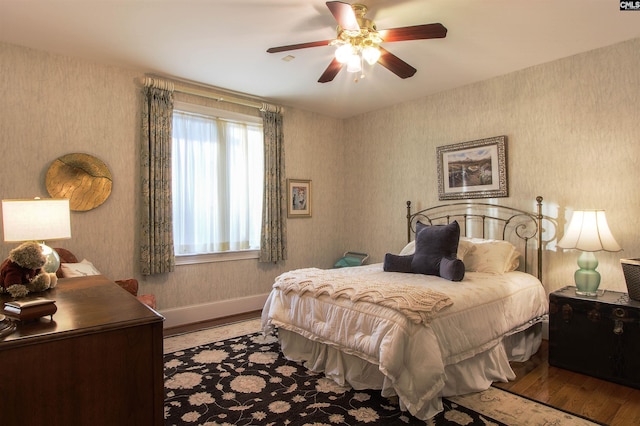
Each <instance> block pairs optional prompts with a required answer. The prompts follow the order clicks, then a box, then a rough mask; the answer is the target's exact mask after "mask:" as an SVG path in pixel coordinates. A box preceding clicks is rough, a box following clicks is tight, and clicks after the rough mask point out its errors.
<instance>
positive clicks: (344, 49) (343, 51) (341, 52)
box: [335, 44, 354, 64]
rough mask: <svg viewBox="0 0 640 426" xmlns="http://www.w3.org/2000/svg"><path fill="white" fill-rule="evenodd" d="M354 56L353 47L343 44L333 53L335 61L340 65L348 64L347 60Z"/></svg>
mask: <svg viewBox="0 0 640 426" xmlns="http://www.w3.org/2000/svg"><path fill="white" fill-rule="evenodd" d="M353 55H354V52H353V47H352V46H351V45H350V44H343V45H342V46H340V47H338V48H337V49H336V52H335V56H336V59H337V60H338V62H340V63H341V64H346V63H347V62H349V58H351V57H352V56H353Z"/></svg>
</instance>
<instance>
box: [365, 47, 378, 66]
mask: <svg viewBox="0 0 640 426" xmlns="http://www.w3.org/2000/svg"><path fill="white" fill-rule="evenodd" d="M362 57H363V58H364V60H365V61H367V63H368V64H369V65H373V64H375V63H376V62H378V59H380V49H378V48H376V47H373V46H366V47H365V48H364V49H362Z"/></svg>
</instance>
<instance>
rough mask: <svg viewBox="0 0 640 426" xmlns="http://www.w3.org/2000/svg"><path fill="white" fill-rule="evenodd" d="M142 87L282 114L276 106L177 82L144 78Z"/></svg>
mask: <svg viewBox="0 0 640 426" xmlns="http://www.w3.org/2000/svg"><path fill="white" fill-rule="evenodd" d="M142 85H143V86H144V87H155V88H157V89H163V90H168V91H170V92H174V91H175V92H180V93H185V94H187V95H196V96H201V97H203V98H207V99H213V100H216V101H218V102H227V103H230V104H235V105H242V106H246V107H250V108H256V109H259V110H260V111H270V112H282V111H281V110H282V108H280V107H279V106H277V105H272V104H269V103H266V102H258V101H252V100H249V99H242V98H236V97H233V96H227V95H223V94H221V93H216V92H214V91H213V90H209V89H205V88H202V89H201V88H197V87H192V86H189V85H186V84H183V83H180V82H179V81H171V80H165V79H162V78H158V77H149V76H147V77H144V78H142Z"/></svg>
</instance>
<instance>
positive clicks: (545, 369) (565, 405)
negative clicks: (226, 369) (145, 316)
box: [164, 311, 640, 426]
mask: <svg viewBox="0 0 640 426" xmlns="http://www.w3.org/2000/svg"><path fill="white" fill-rule="evenodd" d="M259 316H260V311H255V312H248V313H246V314H242V315H237V316H233V317H226V318H219V319H216V320H212V321H207V322H201V323H197V324H190V325H186V326H183V327H175V328H172V329H167V330H164V336H165V337H167V336H172V335H176V334H180V333H185V332H189V331H195V330H199V329H203V328H207V327H213V326H216V325H221V324H227V323H231V322H236V321H241V320H245V319H251V318H257V317H259ZM548 354H549V349H548V342H547V341H546V340H543V341H542V346H541V347H540V350H538V353H536V354H535V355H534V356H533V357H532V358H531V359H530V360H529V361H527V362H524V363H513V364H512V367H513V370H514V371H515V373H516V375H517V378H516V380H514V381H512V382H509V383H495V384H494V386H495V387H497V388H500V389H504V390H508V391H511V392H513V393H515V394H518V395H522V396H525V397H527V398H530V399H533V400H536V401H539V402H543V403H545V404H548V405H551V406H553V407H557V408H560V409H562V410H565V411H569V412H571V413H575V414H578V415H581V416H583V417H587V418H589V419H591V420H595V421H597V422H599V423H604V424H607V425H610V426H630V425H640V389H634V388H630V387H627V386H622V385H617V384H615V383H611V382H607V381H604V380H599V379H596V378H593V377H590V376H585V375H583V374H578V373H574V372H571V371H568V370H563V369H561V368H556V367H551V366H550V365H549V363H548ZM639 356H640V354H639Z"/></svg>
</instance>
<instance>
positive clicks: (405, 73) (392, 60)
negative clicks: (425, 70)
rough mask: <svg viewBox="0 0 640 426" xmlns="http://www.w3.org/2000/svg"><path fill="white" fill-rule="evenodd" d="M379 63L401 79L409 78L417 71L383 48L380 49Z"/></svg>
mask: <svg viewBox="0 0 640 426" xmlns="http://www.w3.org/2000/svg"><path fill="white" fill-rule="evenodd" d="M378 62H379V63H380V65H382V66H383V67H385V68H386V69H388V70H389V71H391V72H392V73H394V74H395V75H397V76H398V77H400V78H409V77H411V76H413V75H414V74H415V73H416V71H417V70H416V69H415V68H414V67H412V66H411V65H409V64H408V63H406V62H405V61H403V60H402V59H400V58H398V57H397V56H396V55H394V54H393V53H391V52H389V51H388V50H385V49H383V48H382V47H381V48H380V59H378Z"/></svg>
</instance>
